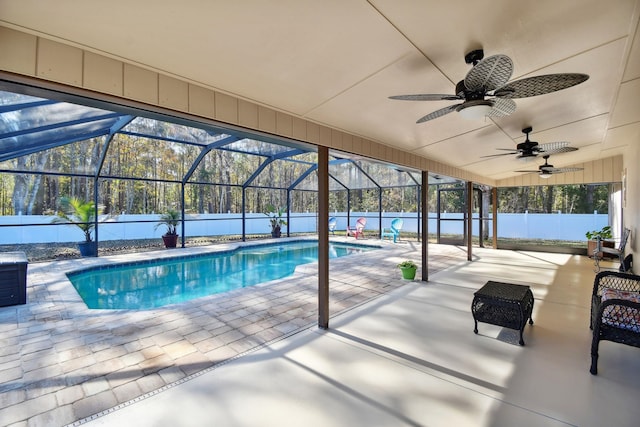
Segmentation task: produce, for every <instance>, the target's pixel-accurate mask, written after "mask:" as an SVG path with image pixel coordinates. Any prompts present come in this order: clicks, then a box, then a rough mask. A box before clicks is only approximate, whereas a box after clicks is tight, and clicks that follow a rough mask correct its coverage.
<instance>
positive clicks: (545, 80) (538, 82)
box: [494, 73, 589, 99]
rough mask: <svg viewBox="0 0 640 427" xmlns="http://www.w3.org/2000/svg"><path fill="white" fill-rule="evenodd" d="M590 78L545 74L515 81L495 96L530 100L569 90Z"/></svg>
mask: <svg viewBox="0 0 640 427" xmlns="http://www.w3.org/2000/svg"><path fill="white" fill-rule="evenodd" d="M588 78H589V76H588V75H586V74H580V73H567V74H545V75H542V76H535V77H527V78H524V79H520V80H516V81H513V82H511V83H509V84H507V85H504V86H502V87H501V88H500V89H498V90H496V91H495V93H494V95H495V96H497V97H500V98H510V99H512V98H528V97H530V96H537V95H543V94H545V93H551V92H557V91H559V90H562V89H567V88H569V87H571V86H575V85H577V84H580V83H582V82H585V81H587V79H588Z"/></svg>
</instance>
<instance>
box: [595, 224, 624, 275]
mask: <svg viewBox="0 0 640 427" xmlns="http://www.w3.org/2000/svg"><path fill="white" fill-rule="evenodd" d="M629 234H631V230H629V229H628V228H625V229H624V232H623V233H622V238H621V239H620V244H619V245H618V247H617V248H607V247H605V246H603V245H602V239H600V238H598V239H597V242H596V248H595V249H594V251H593V261H594V263H595V271H596V273H597V272H599V271H600V257H599V256H598V255H599V254H600V252H603V253H605V254H611V255H615V256H617V257H618V260H619V261H620V267H621V269H620V271H623V272H624V271H625V263H624V248H625V246H627V240H629Z"/></svg>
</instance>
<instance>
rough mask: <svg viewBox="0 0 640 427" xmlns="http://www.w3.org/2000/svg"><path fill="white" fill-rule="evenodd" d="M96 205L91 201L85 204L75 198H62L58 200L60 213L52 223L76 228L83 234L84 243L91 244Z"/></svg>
mask: <svg viewBox="0 0 640 427" xmlns="http://www.w3.org/2000/svg"><path fill="white" fill-rule="evenodd" d="M96 213H97V209H96V205H95V203H94V202H93V201H90V202H87V201H84V200H81V199H79V198H77V197H62V198H61V199H60V211H58V214H57V215H58V216H57V217H56V218H54V219H53V222H54V223H66V224H73V225H76V226H78V228H80V230H82V232H83V233H84V238H85V242H91V241H92V238H91V232H92V231H93V228H94V227H95V218H96Z"/></svg>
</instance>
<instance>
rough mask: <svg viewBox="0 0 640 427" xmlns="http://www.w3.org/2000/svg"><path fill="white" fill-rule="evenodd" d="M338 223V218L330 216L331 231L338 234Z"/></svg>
mask: <svg viewBox="0 0 640 427" xmlns="http://www.w3.org/2000/svg"><path fill="white" fill-rule="evenodd" d="M337 225H338V220H337V219H336V218H335V217H333V216H332V217H331V218H329V231H330V232H331V234H336V233H335V231H336V226H337Z"/></svg>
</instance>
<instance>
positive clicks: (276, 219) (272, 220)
mask: <svg viewBox="0 0 640 427" xmlns="http://www.w3.org/2000/svg"><path fill="white" fill-rule="evenodd" d="M284 212H285V211H284V208H276V207H275V206H273V205H267V211H266V212H265V213H264V214H265V215H266V216H268V217H269V224H270V225H271V237H280V236H281V235H282V226H283V225H287V221H285V220H284V218H283V215H284Z"/></svg>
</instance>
